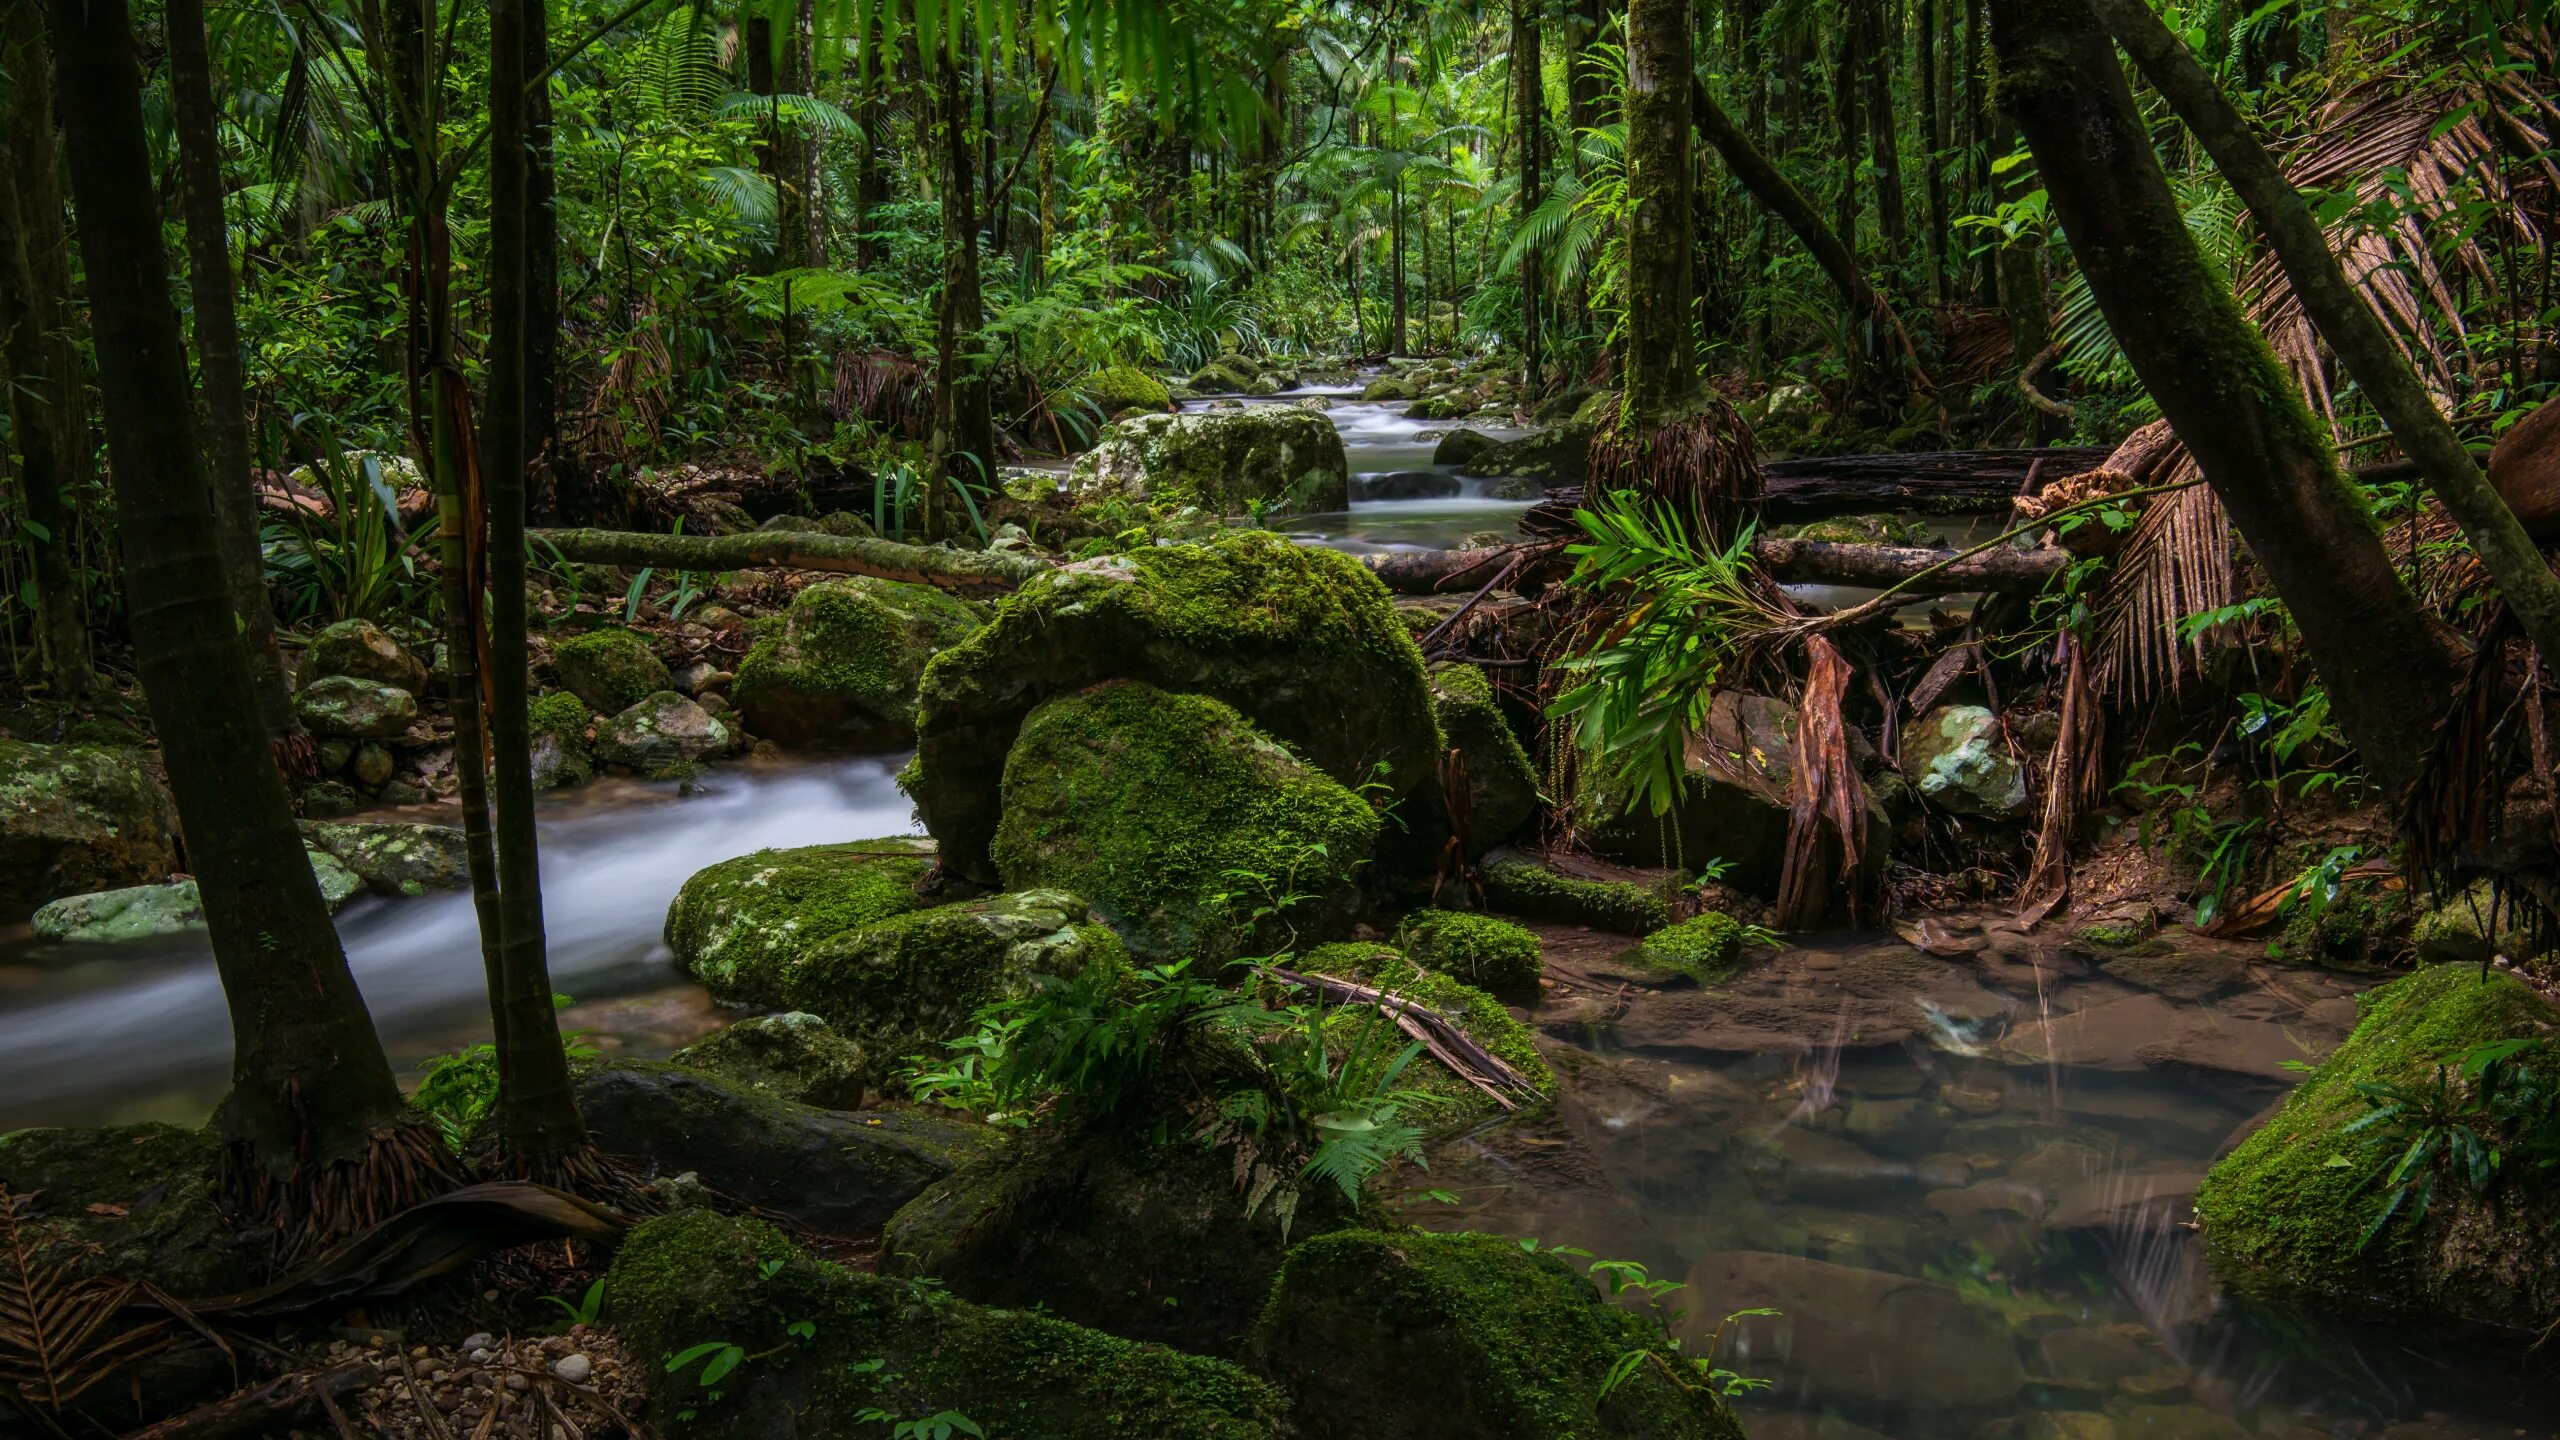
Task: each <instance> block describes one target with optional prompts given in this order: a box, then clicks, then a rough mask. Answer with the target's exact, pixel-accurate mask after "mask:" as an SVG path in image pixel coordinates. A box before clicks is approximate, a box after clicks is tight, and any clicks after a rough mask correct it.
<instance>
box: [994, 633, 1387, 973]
mask: <svg viewBox="0 0 2560 1440" xmlns="http://www.w3.org/2000/svg"><path fill="white" fill-rule="evenodd" d="M1003 804H1004V818H1003V820H1002V821H1001V823H1000V824H999V825H998V827H997V829H996V836H995V843H994V846H993V851H992V853H993V855H994V858H995V865H996V873H997V874H998V875H999V876H1001V877H1002V878H1003V881H1004V883H1005V884H1006V885H1007V886H1009V887H1012V888H1015V889H1031V888H1041V887H1047V888H1053V889H1061V890H1069V891H1072V892H1074V893H1075V894H1077V895H1080V896H1082V897H1084V898H1085V899H1086V900H1087V901H1088V902H1090V903H1091V904H1092V905H1093V907H1094V909H1095V910H1096V911H1097V912H1098V913H1099V914H1100V915H1101V916H1102V918H1103V919H1104V920H1106V921H1108V922H1109V923H1110V924H1111V925H1112V926H1113V928H1115V929H1117V930H1118V931H1120V933H1121V934H1122V935H1124V936H1126V937H1128V939H1129V941H1130V943H1131V945H1132V946H1134V947H1135V948H1136V949H1137V950H1138V951H1139V952H1140V953H1141V954H1143V955H1146V956H1148V957H1150V958H1161V959H1168V960H1170V959H1175V958H1179V957H1182V956H1194V957H1197V958H1199V959H1201V960H1203V961H1218V960H1225V959H1229V958H1232V957H1234V956H1236V955H1239V954H1242V953H1245V952H1246V951H1247V950H1249V949H1252V948H1255V947H1257V946H1262V947H1268V946H1272V945H1278V944H1283V943H1286V939H1287V935H1288V933H1290V932H1291V931H1293V930H1294V931H1297V932H1303V933H1306V934H1310V935H1322V934H1325V933H1326V932H1328V931H1332V932H1333V933H1341V931H1342V930H1345V929H1347V928H1348V925H1349V918H1350V914H1351V911H1352V909H1353V908H1354V905H1355V904H1356V902H1357V900H1358V897H1359V887H1358V881H1357V877H1358V873H1359V870H1360V867H1361V866H1362V865H1363V864H1365V863H1366V862H1367V860H1368V859H1369V853H1370V850H1371V847H1372V846H1373V845H1375V843H1376V841H1377V837H1378V817H1377V814H1376V812H1374V811H1372V810H1371V809H1370V808H1369V806H1368V804H1367V803H1366V802H1364V801H1363V800H1361V799H1360V797H1359V796H1357V795H1354V794H1352V793H1351V792H1350V791H1348V790H1346V789H1344V788H1343V787H1342V786H1340V785H1338V784H1336V783H1334V781H1333V779H1332V778H1331V777H1329V776H1327V775H1326V774H1325V773H1324V772H1323V771H1321V770H1318V769H1316V768H1314V767H1313V766H1310V765H1308V764H1306V763H1305V762H1303V761H1301V760H1299V759H1298V757H1297V756H1295V755H1293V754H1291V753H1289V751H1288V750H1287V749H1286V748H1285V747H1283V746H1281V745H1278V744H1275V743H1273V742H1272V741H1271V740H1269V739H1267V738H1265V737H1264V736H1262V735H1261V734H1260V733H1258V732H1257V731H1256V730H1255V729H1254V728H1253V726H1251V725H1250V724H1248V723H1246V721H1245V720H1244V718H1243V717H1242V716H1240V715H1238V714H1236V712H1235V711H1234V710H1231V709H1229V708H1228V707H1227V706H1225V705H1222V704H1220V703H1219V702H1217V701H1215V700H1212V699H1209V698H1208V697H1206V696H1201V695H1171V694H1167V693H1165V692H1164V691H1162V690H1158V689H1157V688H1155V687H1154V686H1152V685H1147V684H1142V683H1139V682H1136V681H1114V682H1110V683H1107V684H1103V685H1099V686H1096V687H1094V688H1093V689H1091V690H1088V691H1086V692H1084V693H1083V694H1080V695H1070V696H1066V697H1063V698H1061V699H1057V700H1052V701H1050V702H1049V703H1047V704H1046V705H1043V706H1041V707H1040V708H1039V709H1037V710H1034V711H1033V712H1031V715H1030V718H1028V719H1027V720H1025V721H1024V722H1023V726H1022V735H1021V738H1020V739H1018V740H1016V741H1015V742H1014V746H1013V752H1012V755H1011V756H1010V758H1008V759H1007V760H1006V762H1005V773H1004V801H1003ZM1291 896H1299V897H1304V898H1303V899H1300V900H1297V901H1295V902H1293V903H1290V904H1288V905H1285V906H1282V905H1280V904H1279V902H1280V901H1281V900H1283V899H1286V898H1287V897H1291ZM1269 910H1277V911H1278V912H1279V913H1271V914H1264V915H1262V916H1261V917H1260V919H1259V920H1257V918H1256V912H1257V911H1269Z"/></svg>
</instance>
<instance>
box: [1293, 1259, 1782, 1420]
mask: <svg viewBox="0 0 2560 1440" xmlns="http://www.w3.org/2000/svg"><path fill="white" fill-rule="evenodd" d="M1255 1339H1256V1351H1257V1353H1258V1355H1259V1356H1260V1358H1261V1360H1262V1362H1263V1365H1264V1368H1265V1371H1266V1373H1268V1374H1270V1375H1271V1376H1272V1377H1273V1378H1275V1379H1277V1380H1278V1381H1279V1382H1280V1383H1281V1384H1283V1385H1285V1386H1287V1387H1288V1388H1289V1390H1290V1391H1291V1393H1293V1394H1295V1395H1296V1396H1297V1397H1298V1401H1299V1404H1300V1405H1301V1406H1302V1407H1303V1408H1304V1410H1305V1411H1306V1413H1307V1414H1309V1415H1310V1416H1321V1417H1323V1420H1324V1423H1325V1427H1326V1428H1325V1429H1324V1431H1323V1433H1326V1434H1335V1435H1379V1436H1386V1435H1392V1436H1396V1437H1398V1440H1443V1437H1446V1440H1460V1437H1466V1440H1600V1437H1617V1436H1628V1437H1633V1436H1646V1437H1653V1440H1743V1431H1742V1427H1741V1426H1740V1425H1739V1424H1738V1423H1737V1422H1736V1421H1735V1420H1734V1417H1733V1415H1732V1413H1731V1412H1730V1411H1728V1410H1727V1409H1726V1408H1725V1407H1724V1405H1723V1403H1722V1402H1721V1401H1720V1400H1718V1399H1716V1398H1715V1395H1714V1392H1713V1390H1712V1389H1710V1388H1709V1387H1708V1386H1706V1385H1704V1384H1696V1383H1688V1382H1686V1381H1685V1380H1684V1378H1681V1377H1685V1376H1687V1375H1688V1374H1690V1373H1691V1372H1690V1371H1689V1370H1688V1367H1687V1366H1686V1364H1685V1363H1684V1362H1683V1361H1681V1360H1680V1358H1679V1357H1678V1355H1677V1352H1675V1351H1673V1350H1672V1349H1671V1348H1670V1346H1669V1345H1668V1344H1667V1342H1665V1341H1663V1340H1662V1339H1661V1337H1660V1335H1659V1334H1658V1332H1655V1331H1653V1330H1651V1329H1650V1328H1649V1327H1648V1326H1647V1325H1646V1323H1645V1322H1644V1321H1642V1320H1640V1319H1639V1318H1638V1317H1636V1316H1634V1315H1632V1314H1629V1313H1627V1312H1626V1311H1622V1310H1619V1309H1616V1308H1614V1307H1612V1306H1610V1305H1607V1304H1606V1303H1604V1302H1603V1301H1602V1300H1601V1299H1600V1298H1599V1296H1598V1294H1597V1292H1595V1291H1594V1290H1593V1288H1592V1286H1591V1282H1590V1281H1588V1280H1586V1279H1585V1278H1583V1277H1582V1276H1581V1275H1580V1274H1578V1273H1576V1272H1575V1271H1574V1269H1573V1268H1572V1267H1571V1266H1570V1265H1568V1264H1566V1263H1565V1261H1564V1260H1563V1259H1562V1258H1561V1257H1559V1256H1557V1255H1555V1254H1554V1253H1552V1252H1540V1253H1536V1254H1532V1253H1529V1252H1527V1251H1525V1250H1523V1249H1522V1248H1521V1247H1520V1245H1519V1244H1518V1242H1516V1241H1512V1240H1508V1239H1504V1238H1502V1237H1499V1236H1493V1235H1432V1234H1425V1233H1421V1232H1415V1231H1405V1232H1396V1233H1387V1232H1381V1231H1371V1230H1344V1231H1338V1232H1336V1233H1334V1234H1331V1235H1323V1236H1318V1237H1317V1238H1315V1239H1312V1240H1309V1241H1307V1242H1305V1243H1304V1244H1302V1245H1300V1246H1298V1247H1297V1248H1296V1249H1294V1250H1292V1251H1291V1252H1290V1253H1289V1259H1288V1263H1287V1264H1286V1265H1284V1266H1283V1267H1282V1269H1281V1272H1280V1280H1279V1283H1278V1284H1276V1285H1275V1286H1274V1287H1273V1288H1272V1293H1271V1302H1270V1304H1269V1306H1268V1307H1267V1308H1266V1309H1265V1311H1264V1312H1263V1318H1262V1324H1261V1327H1260V1329H1259V1330H1258V1332H1257V1334H1256V1337H1255ZM1630 1350H1649V1351H1653V1352H1654V1353H1655V1354H1656V1355H1657V1356H1658V1357H1659V1360H1658V1362H1647V1363H1644V1364H1641V1365H1638V1366H1637V1367H1635V1368H1634V1369H1633V1370H1632V1371H1630V1372H1628V1374H1627V1375H1626V1376H1625V1377H1624V1379H1623V1381H1622V1383H1620V1384H1619V1386H1618V1387H1617V1388H1616V1389H1615V1390H1614V1391H1612V1392H1611V1393H1610V1394H1609V1395H1608V1396H1607V1397H1605V1398H1604V1397H1603V1396H1602V1395H1601V1393H1600V1392H1601V1386H1602V1384H1603V1383H1604V1381H1605V1380H1606V1378H1607V1377H1608V1376H1609V1374H1610V1372H1611V1369H1612V1367H1613V1366H1614V1365H1615V1364H1616V1362H1617V1360H1618V1358H1619V1357H1620V1356H1621V1355H1624V1354H1625V1353H1626V1352H1628V1351H1630Z"/></svg>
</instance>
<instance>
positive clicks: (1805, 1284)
mask: <svg viewBox="0 0 2560 1440" xmlns="http://www.w3.org/2000/svg"><path fill="white" fill-rule="evenodd" d="M1688 1294H1689V1295H1690V1296H1692V1297H1694V1298H1692V1299H1691V1300H1690V1301H1689V1312H1688V1317H1687V1322H1686V1323H1687V1324H1688V1326H1689V1327H1690V1333H1691V1336H1692V1344H1693V1345H1694V1344H1696V1343H1698V1342H1699V1341H1703V1340H1704V1339H1705V1338H1706V1335H1707V1332H1709V1331H1711V1330H1712V1329H1714V1328H1715V1326H1716V1323H1717V1317H1720V1316H1725V1315H1731V1314H1733V1313H1734V1312H1736V1311H1739V1310H1748V1309H1764V1308H1765V1309H1772V1310H1776V1311H1778V1312H1779V1313H1778V1314H1776V1315H1756V1316H1748V1317H1745V1318H1742V1319H1739V1320H1736V1321H1734V1322H1733V1325H1732V1327H1731V1328H1729V1329H1728V1330H1727V1332H1726V1343H1727V1344H1728V1345H1730V1346H1731V1347H1732V1348H1731V1353H1732V1354H1734V1355H1735V1356H1737V1357H1740V1360H1739V1362H1738V1363H1737V1368H1739V1369H1741V1370H1743V1371H1744V1372H1745V1373H1747V1374H1751V1375H1755V1376H1759V1377H1762V1378H1765V1379H1769V1380H1772V1381H1775V1382H1776V1386H1777V1389H1776V1393H1777V1394H1778V1395H1780V1396H1783V1397H1786V1398H1790V1399H1794V1400H1797V1401H1799V1402H1800V1403H1801V1402H1803V1401H1807V1400H1836V1401H1841V1402H1846V1403H1848V1404H1850V1405H1853V1406H1873V1407H1878V1408H1885V1407H1901V1408H1908V1409H1912V1410H1920V1411H1933V1410H1941V1409H1944V1410H1989V1409H1991V1408H1993V1407H1996V1406H2004V1405H2006V1404H2008V1403H2009V1402H2010V1401H2011V1400H2012V1399H2013V1398H2014V1397H2015V1396H2016V1395H2017V1393H2018V1387H2019V1386H2020V1385H2022V1384H2024V1383H2025V1381H2026V1372H2025V1370H2024V1369H2023V1368H2022V1367H2021V1366H2020V1365H2019V1363H2018V1352H2017V1347H2016V1346H2015V1345H2014V1344H2013V1343H2012V1342H2011V1340H2010V1338H2009V1335H2008V1332H2007V1331H2006V1330H2004V1329H2002V1328H2001V1326H2000V1323H1999V1321H1998V1319H1997V1317H1995V1316H1993V1315H1992V1314H1990V1313H1989V1312H1987V1311H1984V1310H1980V1309H1977V1308H1975V1307H1974V1306H1973V1305H1971V1304H1969V1303H1968V1302H1967V1301H1966V1300H1965V1299H1964V1297H1963V1296H1961V1295H1959V1294H1957V1293H1956V1292H1955V1291H1954V1290H1951V1289H1949V1288H1947V1287H1946V1286H1944V1285H1937V1284H1933V1283H1931V1282H1929V1281H1926V1280H1915V1279H1911V1278H1909V1277H1907V1276H1901V1275H1889V1274H1886V1273H1884V1272H1883V1271H1880V1270H1858V1269H1852V1268H1850V1267H1848V1266H1845V1265H1833V1264H1829V1263H1826V1262H1824V1261H1820V1260H1806V1259H1801V1258H1799V1257H1797V1256H1793V1255H1774V1254H1767V1253H1764V1252H1760V1251H1747V1250H1743V1251H1727V1252H1725V1253H1723V1254H1720V1255H1710V1256H1708V1257H1707V1258H1706V1259H1704V1260H1701V1261H1699V1262H1698V1264H1697V1266H1696V1267H1695V1268H1694V1269H1692V1270H1691V1271H1690V1272H1689V1290H1688Z"/></svg>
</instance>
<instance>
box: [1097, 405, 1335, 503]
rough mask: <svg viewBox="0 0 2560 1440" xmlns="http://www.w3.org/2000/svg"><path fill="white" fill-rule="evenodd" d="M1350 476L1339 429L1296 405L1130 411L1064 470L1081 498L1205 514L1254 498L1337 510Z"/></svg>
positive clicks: (1252, 501)
mask: <svg viewBox="0 0 2560 1440" xmlns="http://www.w3.org/2000/svg"><path fill="white" fill-rule="evenodd" d="M1350 484H1351V464H1350V460H1349V457H1348V456H1347V454H1346V453H1345V452H1344V450H1343V448H1342V432H1341V431H1339V430H1337V429H1336V428H1334V424H1333V422H1332V421H1331V420H1328V419H1326V418H1325V417H1324V416H1322V415H1320V414H1317V413H1316V412H1314V411H1311V410H1301V409H1299V408H1298V407H1296V406H1294V405H1257V406H1252V407H1250V408H1246V409H1240V410H1212V411H1207V412H1199V413H1194V414H1189V415H1135V416H1131V417H1130V418H1128V419H1126V420H1121V421H1117V422H1115V423H1114V424H1113V425H1112V426H1111V427H1110V428H1109V429H1107V430H1105V431H1104V432H1103V434H1102V438H1101V441H1100V442H1099V443H1098V444H1096V445H1095V446H1094V447H1093V448H1092V449H1091V450H1088V451H1086V452H1085V453H1084V454H1082V455H1079V456H1077V457H1076V460H1075V463H1074V464H1073V465H1072V466H1070V467H1069V469H1068V471H1067V489H1068V490H1069V491H1070V492H1071V493H1072V494H1073V495H1074V496H1075V497H1076V499H1077V501H1078V502H1079V503H1091V502H1093V501H1097V500H1101V499H1103V498H1105V497H1106V496H1113V495H1118V496H1125V497H1126V498H1128V499H1131V500H1137V501H1143V502H1145V503H1147V504H1150V505H1155V506H1159V507H1162V508H1165V509H1180V508H1182V507H1183V506H1186V505H1196V506H1198V507H1200V508H1201V509H1202V510H1205V511H1207V512H1208V513H1209V514H1210V515H1212V516H1219V515H1241V514H1244V513H1245V512H1247V511H1248V510H1251V509H1254V508H1256V507H1260V508H1262V509H1265V510H1269V511H1275V512H1294V513H1300V514H1305V513H1312V512H1319V511H1327V510H1342V509H1346V508H1348V507H1349V505H1350V503H1351V490H1350Z"/></svg>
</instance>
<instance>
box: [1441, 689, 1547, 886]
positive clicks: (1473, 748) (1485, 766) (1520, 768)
mask: <svg viewBox="0 0 2560 1440" xmlns="http://www.w3.org/2000/svg"><path fill="white" fill-rule="evenodd" d="M1431 707H1432V713H1433V714H1434V715H1436V716H1438V717H1439V721H1440V734H1441V738H1442V739H1443V740H1444V741H1445V742H1446V743H1447V744H1448V745H1449V746H1450V747H1451V748H1452V749H1454V750H1456V751H1457V752H1458V755H1459V759H1460V761H1461V763H1462V764H1464V765H1465V767H1466V776H1467V787H1466V788H1467V802H1466V806H1465V810H1466V814H1467V830H1466V834H1465V836H1464V837H1463V838H1464V839H1465V841H1466V850H1467V855H1468V857H1469V858H1471V859H1472V858H1473V857H1475V856H1478V855H1482V854H1484V853H1485V852H1486V851H1488V850H1491V849H1492V848H1493V847H1495V846H1496V845H1499V844H1501V843H1502V842H1503V841H1505V840H1508V839H1510V838H1511V837H1512V835H1514V834H1516V833H1517V832H1518V831H1519V829H1520V827H1522V826H1523V825H1526V824H1528V823H1529V817H1530V816H1532V815H1534V814H1536V813H1537V809H1538V772H1537V769H1536V767H1535V766H1532V765H1531V764H1530V763H1529V752H1528V751H1527V750H1526V749H1525V748H1523V747H1522V746H1521V744H1520V737H1519V736H1518V735H1517V734H1516V733H1514V732H1513V731H1512V729H1511V722H1510V721H1509V720H1508V719H1506V718H1505V717H1504V716H1503V713H1502V707H1501V706H1500V705H1499V704H1497V703H1496V702H1495V700H1494V698H1493V686H1492V685H1491V684H1490V683H1489V682H1487V681H1486V679H1485V677H1484V672H1483V671H1482V670H1479V669H1477V668H1476V667H1475V666H1473V665H1469V664H1467V663H1465V662H1463V661H1456V660H1448V661H1442V662H1441V663H1439V664H1437V665H1434V666H1432V667H1431Z"/></svg>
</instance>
